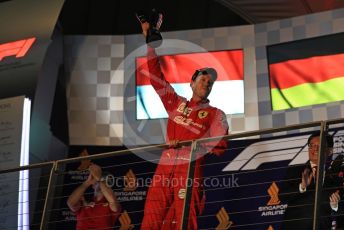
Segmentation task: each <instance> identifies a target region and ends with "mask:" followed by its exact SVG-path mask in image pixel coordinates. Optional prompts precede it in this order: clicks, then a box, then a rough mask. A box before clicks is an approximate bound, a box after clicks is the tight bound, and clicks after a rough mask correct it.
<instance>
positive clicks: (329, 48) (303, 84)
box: [267, 33, 344, 110]
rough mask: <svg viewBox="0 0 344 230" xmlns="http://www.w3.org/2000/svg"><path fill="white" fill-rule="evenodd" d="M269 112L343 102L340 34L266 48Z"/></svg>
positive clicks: (342, 40) (343, 61) (343, 41)
mask: <svg viewBox="0 0 344 230" xmlns="http://www.w3.org/2000/svg"><path fill="white" fill-rule="evenodd" d="M267 52H268V61H269V74H270V87H271V101H272V109H273V110H282V109H290V108H296V107H302V106H309V105H316V104H322V103H329V102H334V101H341V100H344V33H341V34H335V35H330V36H324V37H319V38H313V39H307V40H302V41H297V42H290V43H286V44H279V45H274V46H269V47H268V49H267Z"/></svg>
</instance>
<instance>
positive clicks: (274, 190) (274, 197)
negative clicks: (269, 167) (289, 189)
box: [268, 182, 281, 205]
mask: <svg viewBox="0 0 344 230" xmlns="http://www.w3.org/2000/svg"><path fill="white" fill-rule="evenodd" d="M278 191H279V189H278V187H277V185H276V183H275V182H272V185H271V186H270V187H269V189H268V193H269V195H270V197H271V198H270V200H269V202H268V205H277V204H279V203H281V201H280V200H279V198H278Z"/></svg>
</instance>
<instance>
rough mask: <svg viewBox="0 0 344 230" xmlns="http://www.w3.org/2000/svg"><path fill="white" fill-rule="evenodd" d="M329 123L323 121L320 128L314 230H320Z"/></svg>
mask: <svg viewBox="0 0 344 230" xmlns="http://www.w3.org/2000/svg"><path fill="white" fill-rule="evenodd" d="M326 135H327V123H326V121H323V122H322V123H321V127H320V146H319V150H318V169H317V179H316V182H315V203H314V215H313V230H317V229H319V213H320V208H321V207H320V205H321V197H322V190H323V181H324V172H325V167H324V166H325V159H326V154H327V141H326Z"/></svg>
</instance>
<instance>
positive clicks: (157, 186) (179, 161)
mask: <svg viewBox="0 0 344 230" xmlns="http://www.w3.org/2000/svg"><path fill="white" fill-rule="evenodd" d="M141 27H142V31H143V34H144V36H145V37H146V36H147V32H148V30H149V27H150V25H149V23H148V22H147V21H141ZM147 49H148V50H147V59H148V69H149V78H150V82H151V85H152V86H153V88H154V89H155V91H156V93H157V94H158V95H159V97H160V99H161V101H162V102H163V105H164V107H165V109H166V111H167V113H168V123H167V135H166V140H167V143H168V144H169V145H170V148H168V149H166V150H164V151H163V153H162V156H161V158H160V161H159V164H158V166H157V169H156V171H155V174H154V176H153V180H152V184H151V185H150V187H149V189H148V194H147V198H146V203H145V208H144V217H143V221H142V224H141V229H159V230H160V229H169V230H170V229H180V226H181V221H182V212H183V205H184V199H185V191H186V182H187V181H186V180H187V173H188V163H189V160H190V150H191V149H190V147H185V146H184V147H182V146H179V145H178V143H179V142H180V141H185V140H195V139H199V138H206V137H215V136H224V135H227V134H228V123H227V118H226V115H225V114H224V112H223V111H221V110H220V109H217V108H215V107H212V106H210V105H209V100H208V99H207V98H208V96H209V94H210V92H211V89H212V86H213V84H214V81H215V80H216V78H217V73H216V71H215V69H213V68H202V69H199V70H196V72H195V73H194V74H193V76H192V77H191V83H190V86H191V89H192V92H193V95H192V98H191V100H187V99H186V98H184V97H181V96H179V95H177V94H176V92H175V91H174V89H173V88H172V86H171V85H170V83H169V82H168V81H167V80H166V79H165V78H164V74H163V73H162V71H161V68H160V64H159V60H158V57H157V55H156V53H155V49H154V48H152V47H151V46H150V45H149V44H148V47H147ZM226 148H227V142H226V141H224V140H220V141H216V142H210V143H207V144H204V145H203V148H201V149H200V150H199V151H198V152H197V160H196V165H195V174H194V175H195V180H194V183H193V185H192V199H191V205H190V216H189V223H188V229H197V215H199V214H200V213H201V212H202V210H203V206H204V203H205V197H204V191H203V186H202V162H203V160H204V158H203V157H202V156H204V154H205V153H214V154H216V155H220V154H221V153H223V152H224V150H225V149H226Z"/></svg>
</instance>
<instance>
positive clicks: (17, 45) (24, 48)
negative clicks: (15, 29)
mask: <svg viewBox="0 0 344 230" xmlns="http://www.w3.org/2000/svg"><path fill="white" fill-rule="evenodd" d="M35 40H36V38H29V39H23V40H19V41H15V42H8V43H5V44H1V45H0V61H2V60H3V59H4V58H5V57H9V56H16V58H20V57H24V56H25V55H26V53H27V52H28V51H29V49H30V47H31V46H32V44H33V43H34V42H35Z"/></svg>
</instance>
